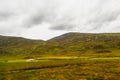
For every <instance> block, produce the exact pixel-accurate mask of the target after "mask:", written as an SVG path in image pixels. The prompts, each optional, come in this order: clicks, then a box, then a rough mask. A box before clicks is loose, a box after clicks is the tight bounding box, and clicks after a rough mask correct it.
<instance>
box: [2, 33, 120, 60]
mask: <svg viewBox="0 0 120 80" xmlns="http://www.w3.org/2000/svg"><path fill="white" fill-rule="evenodd" d="M119 49H120V33H105V34H104V33H102V34H93V33H66V34H63V35H61V36H58V37H55V38H52V39H50V40H48V41H42V40H29V39H25V38H21V37H6V36H0V57H2V56H16V57H22V58H29V57H33V56H50V55H81V54H85V53H89V52H91V53H97V54H98V53H111V52H112V51H114V50H119Z"/></svg>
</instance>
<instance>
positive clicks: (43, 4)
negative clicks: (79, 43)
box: [0, 0, 120, 40]
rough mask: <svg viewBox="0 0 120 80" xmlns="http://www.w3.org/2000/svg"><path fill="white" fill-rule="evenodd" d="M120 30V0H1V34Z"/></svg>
mask: <svg viewBox="0 0 120 80" xmlns="http://www.w3.org/2000/svg"><path fill="white" fill-rule="evenodd" d="M67 32H84V33H105V32H120V0H0V35H7V36H21V37H26V38H31V39H43V40H47V39H50V38H52V37H55V36H58V35H61V34H63V33H67Z"/></svg>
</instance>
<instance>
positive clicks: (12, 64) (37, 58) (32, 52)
mask: <svg viewBox="0 0 120 80" xmlns="http://www.w3.org/2000/svg"><path fill="white" fill-rule="evenodd" d="M0 80H120V34H119V33H113V34H110V33H108V34H89V33H87V34H85V33H67V34H64V35H61V36H59V37H56V38H53V39H50V40H48V41H42V40H29V39H24V38H15V37H5V36H0Z"/></svg>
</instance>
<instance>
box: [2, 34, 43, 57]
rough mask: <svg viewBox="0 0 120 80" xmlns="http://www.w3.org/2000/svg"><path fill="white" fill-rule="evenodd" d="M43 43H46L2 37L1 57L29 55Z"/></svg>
mask: <svg viewBox="0 0 120 80" xmlns="http://www.w3.org/2000/svg"><path fill="white" fill-rule="evenodd" d="M41 43H44V41H43V40H30V39H25V38H22V37H10V36H0V57H1V56H16V57H17V56H20V55H28V54H30V53H31V52H32V51H33V50H34V49H35V48H36V47H37V46H38V45H39V44H41Z"/></svg>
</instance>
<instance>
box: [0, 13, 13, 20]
mask: <svg viewBox="0 0 120 80" xmlns="http://www.w3.org/2000/svg"><path fill="white" fill-rule="evenodd" d="M13 15H14V14H13V13H10V12H0V21H3V20H6V19H9V18H11V17H12V16H13Z"/></svg>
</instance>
